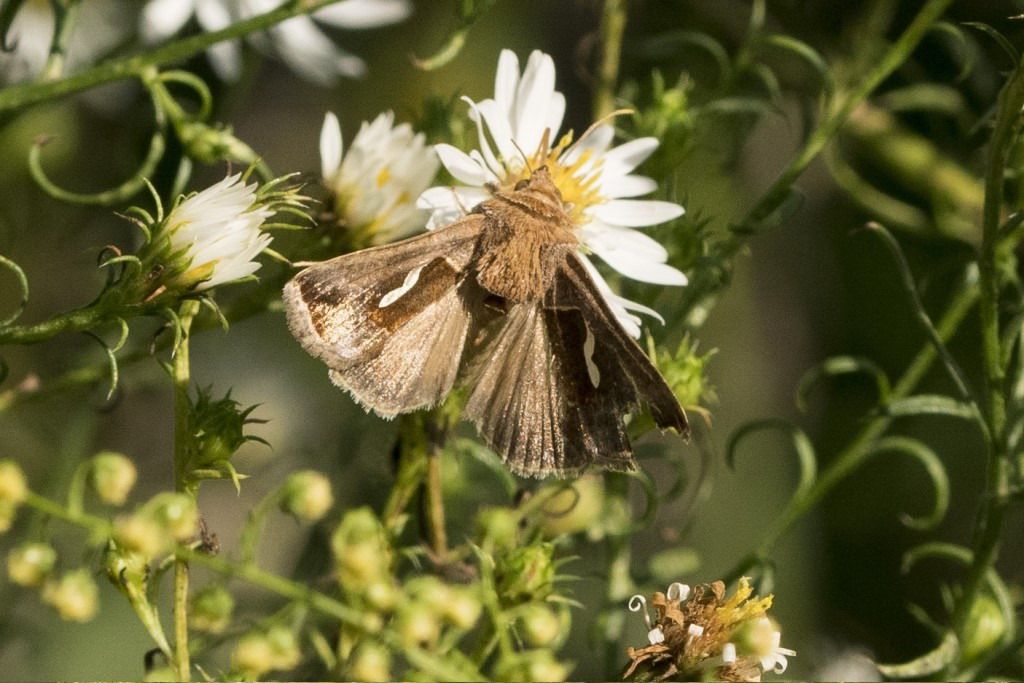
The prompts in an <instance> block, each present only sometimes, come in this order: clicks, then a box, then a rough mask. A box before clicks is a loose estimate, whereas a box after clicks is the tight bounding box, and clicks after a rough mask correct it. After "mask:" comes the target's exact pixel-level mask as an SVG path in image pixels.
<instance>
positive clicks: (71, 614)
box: [43, 569, 100, 622]
mask: <svg viewBox="0 0 1024 683" xmlns="http://www.w3.org/2000/svg"><path fill="white" fill-rule="evenodd" d="M43 602H45V603H47V604H49V605H51V606H53V608H54V609H56V610H57V613H58V614H60V617H61V619H65V620H67V621H82V622H84V621H90V620H91V619H92V618H93V617H95V616H96V612H98V611H99V608H100V589H99V587H98V586H97V585H96V582H95V581H94V580H93V578H92V575H91V574H90V573H89V571H88V570H87V569H75V570H74V571H70V572H68V573H67V574H65V575H64V576H62V577H60V578H59V579H56V580H53V581H50V582H49V583H47V584H46V587H45V588H44V589H43Z"/></svg>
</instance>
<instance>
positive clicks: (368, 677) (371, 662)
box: [348, 643, 392, 681]
mask: <svg viewBox="0 0 1024 683" xmlns="http://www.w3.org/2000/svg"><path fill="white" fill-rule="evenodd" d="M348 678H350V679H351V680H353V681H390V680H392V677H391V654H390V653H389V652H388V651H387V650H385V649H384V648H382V647H379V646H376V645H372V644H370V643H364V644H363V645H360V646H359V649H358V650H356V652H355V654H353V655H352V658H351V659H350V660H349V665H348Z"/></svg>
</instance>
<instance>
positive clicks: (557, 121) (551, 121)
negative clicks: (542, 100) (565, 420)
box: [546, 90, 565, 144]
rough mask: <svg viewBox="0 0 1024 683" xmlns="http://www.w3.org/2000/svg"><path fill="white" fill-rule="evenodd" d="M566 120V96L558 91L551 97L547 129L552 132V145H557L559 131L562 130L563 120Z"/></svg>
mask: <svg viewBox="0 0 1024 683" xmlns="http://www.w3.org/2000/svg"><path fill="white" fill-rule="evenodd" d="M564 118H565V95H563V94H562V93H560V92H558V91H557V90H556V91H555V92H554V93H553V94H552V95H551V99H550V100H549V101H548V118H547V125H546V127H547V129H548V130H550V131H551V142H550V144H554V143H556V142H557V141H558V140H557V137H558V131H559V130H561V128H562V120H563V119H564Z"/></svg>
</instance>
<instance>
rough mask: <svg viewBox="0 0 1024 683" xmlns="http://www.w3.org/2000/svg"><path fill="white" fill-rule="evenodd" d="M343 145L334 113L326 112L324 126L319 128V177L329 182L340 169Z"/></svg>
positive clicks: (339, 127) (339, 125)
mask: <svg viewBox="0 0 1024 683" xmlns="http://www.w3.org/2000/svg"><path fill="white" fill-rule="evenodd" d="M343 148H344V144H343V142H342V138H341V124H339V123H338V117H337V116H335V115H334V112H327V114H326V115H325V116H324V125H323V127H321V128H320V175H321V177H323V179H324V180H326V181H328V182H330V181H331V180H332V179H333V178H334V176H335V175H337V173H338V169H340V168H341V155H342V152H343Z"/></svg>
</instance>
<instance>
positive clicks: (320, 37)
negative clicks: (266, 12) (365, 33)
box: [272, 16, 366, 85]
mask: <svg viewBox="0 0 1024 683" xmlns="http://www.w3.org/2000/svg"><path fill="white" fill-rule="evenodd" d="M272 35H273V36H274V39H275V40H274V46H275V48H276V50H277V53H278V54H279V55H280V57H281V59H282V60H284V61H285V63H287V64H288V66H289V67H291V68H292V69H293V70H294V71H295V72H296V73H299V74H301V75H303V76H305V77H307V78H309V79H310V80H312V81H315V82H317V83H320V84H323V85H332V84H334V83H335V82H336V81H337V79H338V76H346V77H349V78H357V77H359V76H362V75H363V74H365V73H366V64H365V63H364V62H363V60H361V59H359V58H358V57H356V56H355V55H351V54H349V53H347V52H345V51H344V50H342V49H340V48H339V47H338V46H337V45H335V44H334V42H333V41H332V40H331V39H330V38H328V37H327V36H326V35H324V33H323V32H322V31H321V30H320V29H318V28H317V27H316V24H314V23H313V20H312V19H310V18H309V17H304V16H298V17H293V18H291V19H288V20H287V21H284V22H282V23H280V24H278V25H277V26H276V27H274V29H273V31H272Z"/></svg>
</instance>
